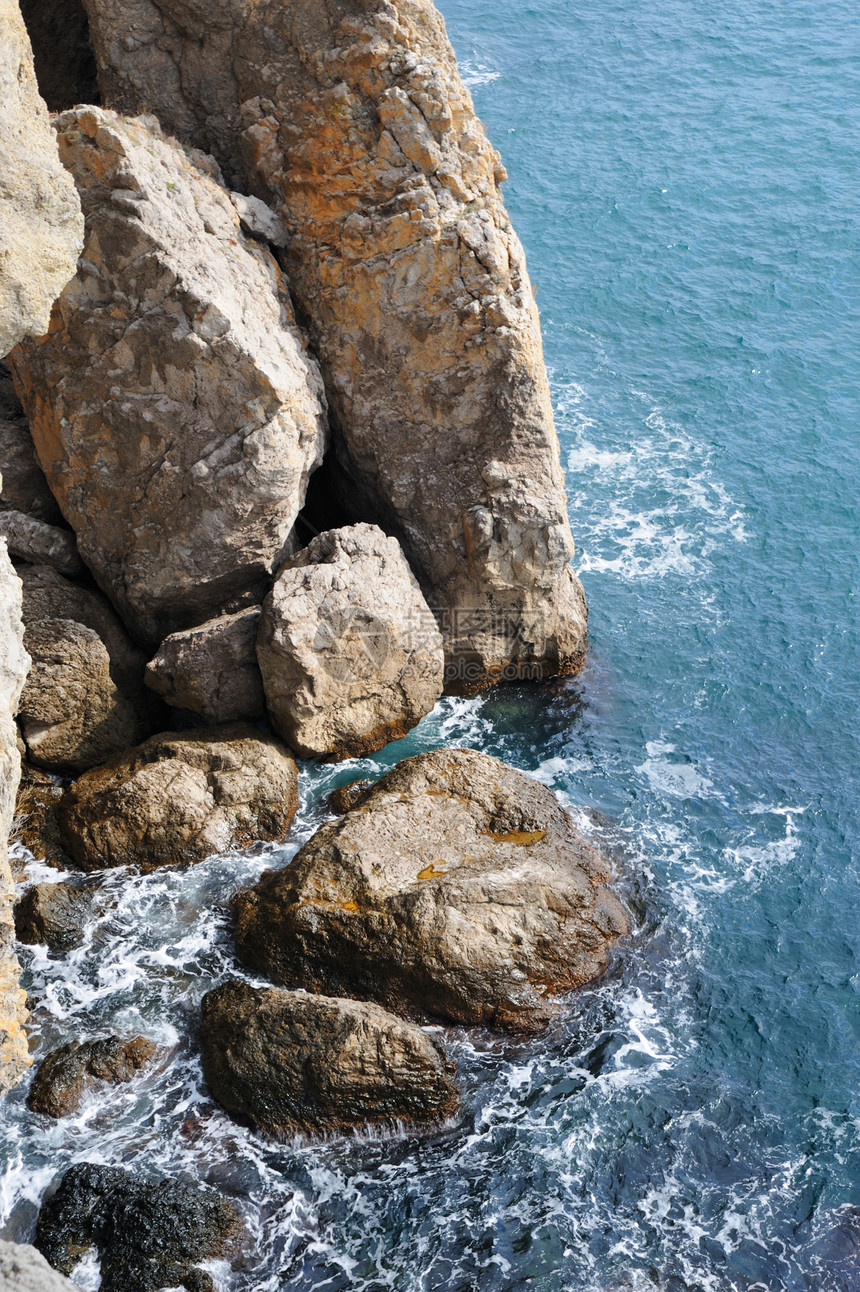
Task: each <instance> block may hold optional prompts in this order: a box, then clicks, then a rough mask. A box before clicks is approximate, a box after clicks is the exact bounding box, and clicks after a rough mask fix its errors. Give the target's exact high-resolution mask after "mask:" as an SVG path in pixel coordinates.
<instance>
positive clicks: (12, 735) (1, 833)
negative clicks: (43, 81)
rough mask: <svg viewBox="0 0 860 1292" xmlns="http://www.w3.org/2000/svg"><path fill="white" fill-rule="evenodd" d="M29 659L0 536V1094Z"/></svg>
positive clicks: (6, 1074) (16, 1059)
mask: <svg viewBox="0 0 860 1292" xmlns="http://www.w3.org/2000/svg"><path fill="white" fill-rule="evenodd" d="M0 12H2V11H0ZM0 35H2V24H0ZM2 57H3V55H2V52H0V59H2ZM29 663H30V660H29V657H28V655H27V652H26V651H25V650H24V625H23V623H22V622H21V584H20V582H19V580H18V579H17V578H16V576H15V571H14V569H13V568H12V563H11V561H10V560H9V557H8V555H7V553H6V544H5V543H4V542H3V540H2V539H0V1095H2V1094H3V1092H4V1091H6V1090H8V1089H9V1088H10V1087H11V1086H14V1085H15V1083H16V1082H17V1081H19V1080H20V1078H21V1076H22V1075H23V1074H24V1072H26V1070H27V1068H28V1067H29V1066H30V1056H29V1053H28V1051H27V1037H26V1036H25V1034H24V1022H25V1019H26V1017H27V1014H26V996H25V993H24V992H23V991H22V990H21V987H20V985H19V975H20V967H19V965H18V961H17V960H16V958H15V955H14V952H13V950H12V943H13V941H14V939H15V925H14V923H13V919H12V904H13V902H14V900H15V884H14V882H13V879H12V871H11V869H10V867H9V849H8V840H9V831H10V829H11V826H12V814H13V812H14V807H15V794H16V791H17V789H18V781H19V778H20V774H21V756H20V754H19V752H18V737H17V730H16V727H15V713H16V711H17V708H18V700H19V698H20V695H21V691H22V689H23V686H24V679H25V677H26V676H27V668H28V665H29Z"/></svg>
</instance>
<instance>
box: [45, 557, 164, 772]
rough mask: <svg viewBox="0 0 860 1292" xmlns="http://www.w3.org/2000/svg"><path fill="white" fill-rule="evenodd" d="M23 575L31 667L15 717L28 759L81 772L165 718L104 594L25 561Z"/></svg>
mask: <svg viewBox="0 0 860 1292" xmlns="http://www.w3.org/2000/svg"><path fill="white" fill-rule="evenodd" d="M21 580H22V583H23V585H24V602H23V616H24V623H25V624H26V625H27V637H26V640H27V642H28V643H29V649H30V653H31V655H32V666H31V669H30V676H29V678H28V681H27V686H26V687H25V690H24V695H23V698H22V700H21V714H20V717H21V728H22V732H23V735H24V739H25V742H26V743H27V748H28V753H29V756H30V758H31V760H32V761H33V762H34V763H38V764H39V765H40V766H42V767H47V768H49V769H51V770H55V771H67V772H68V771H73V772H74V771H84V770H86V769H87V768H88V767H93V766H94V765H95V764H96V763H100V762H104V761H105V759H107V758H110V757H112V755H113V754H116V753H119V752H120V750H123V749H127V748H128V747H129V745H133V744H136V743H138V742H139V741H141V740H143V739H144V738H145V737H146V736H148V735H150V734H151V732H152V731H153V730H154V729H157V728H158V726H159V725H163V723H161V722H160V721H159V719H160V718H161V705H160V702H159V701H158V700H157V699H156V697H155V696H154V695H153V694H152V692H150V691H148V690H147V689H146V688H145V687H144V685H143V670H144V665H145V661H146V656H145V655H144V654H143V653H142V652H141V651H140V650H138V648H137V647H136V646H135V645H134V644H133V643H132V641H131V640H130V638H129V637H128V634H127V633H126V631H125V629H124V628H123V626H122V624H121V622H120V620H119V619H118V617H117V615H116V614H115V613H114V611H113V610H112V609H111V607H110V604H109V603H108V601H107V599H106V598H105V597H104V596H102V594H101V593H99V592H96V591H94V590H91V589H89V588H84V587H81V586H79V585H78V584H76V583H72V582H70V580H68V579H64V578H63V577H62V575H60V574H58V573H57V571H56V570H53V569H51V568H50V567H48V566H22V567H21Z"/></svg>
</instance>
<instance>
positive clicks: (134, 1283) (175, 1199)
mask: <svg viewBox="0 0 860 1292" xmlns="http://www.w3.org/2000/svg"><path fill="white" fill-rule="evenodd" d="M239 1224H240V1222H239V1217H238V1214H237V1212H236V1209H235V1207H234V1206H233V1205H232V1203H230V1202H228V1201H227V1200H226V1198H222V1197H221V1196H220V1195H219V1194H217V1193H215V1192H214V1191H213V1190H212V1189H207V1188H203V1187H202V1186H200V1185H189V1184H182V1183H181V1182H180V1181H178V1180H172V1179H160V1180H152V1181H146V1180H138V1179H136V1178H135V1177H134V1176H133V1175H131V1174H130V1172H128V1171H123V1170H121V1169H120V1168H119V1167H111V1166H96V1165H93V1164H91V1163H89V1162H83V1163H80V1164H78V1165H77V1166H73V1167H72V1168H71V1169H70V1170H68V1171H67V1172H66V1173H65V1175H64V1176H63V1178H62V1179H61V1181H60V1184H59V1187H58V1189H57V1191H56V1192H55V1193H54V1194H52V1196H51V1197H49V1198H47V1199H46V1201H45V1202H43V1204H42V1209H41V1211H40V1212H39V1220H38V1224H37V1226H36V1238H35V1245H36V1247H37V1248H38V1249H39V1251H40V1252H42V1253H43V1254H44V1255H45V1256H46V1257H47V1259H48V1261H49V1262H50V1264H51V1265H52V1266H53V1267H54V1269H56V1270H60V1272H61V1273H63V1274H69V1273H71V1271H72V1270H73V1269H74V1268H75V1266H76V1265H77V1264H78V1262H79V1261H80V1260H81V1258H82V1257H83V1256H84V1254H85V1253H86V1252H87V1251H88V1250H89V1249H90V1248H91V1247H93V1246H95V1247H96V1248H97V1249H98V1253H99V1256H100V1258H101V1284H100V1288H101V1292H159V1290H160V1289H161V1288H165V1287H171V1288H175V1287H184V1288H187V1289H188V1292H214V1287H215V1284H214V1283H213V1281H212V1278H211V1276H210V1275H209V1274H208V1273H207V1272H206V1271H204V1270H201V1269H200V1268H199V1264H200V1262H201V1261H205V1260H210V1259H213V1258H217V1257H220V1256H222V1255H224V1254H225V1251H226V1250H227V1248H228V1244H229V1242H230V1240H231V1239H232V1238H233V1237H235V1235H236V1234H237V1232H238V1230H239Z"/></svg>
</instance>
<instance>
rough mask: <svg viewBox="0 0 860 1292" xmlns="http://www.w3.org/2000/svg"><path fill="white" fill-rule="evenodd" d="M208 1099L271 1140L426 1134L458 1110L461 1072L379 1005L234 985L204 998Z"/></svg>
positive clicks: (423, 1036) (440, 1051)
mask: <svg viewBox="0 0 860 1292" xmlns="http://www.w3.org/2000/svg"><path fill="white" fill-rule="evenodd" d="M200 1041H201V1044H202V1047H203V1071H204V1074H205V1076H206V1080H207V1082H208V1083H209V1089H210V1090H211V1091H212V1094H213V1095H214V1096H215V1098H216V1099H217V1100H218V1102H219V1103H220V1104H223V1105H224V1107H225V1108H226V1109H227V1111H228V1112H231V1113H235V1114H238V1115H239V1116H241V1117H246V1118H249V1119H250V1120H251V1121H252V1122H253V1123H254V1124H255V1125H256V1126H258V1127H259V1128H260V1129H261V1130H264V1131H266V1132H267V1133H269V1134H272V1135H294V1134H296V1133H300V1132H310V1133H315V1134H332V1133H338V1132H343V1131H349V1130H352V1129H355V1128H361V1127H368V1126H380V1127H390V1126H392V1124H397V1123H400V1124H406V1125H409V1126H428V1125H432V1124H434V1123H439V1122H441V1121H444V1120H445V1119H446V1118H448V1117H450V1116H451V1115H452V1114H453V1113H454V1112H455V1111H456V1109H457V1104H458V1099H459V1096H458V1091H457V1087H456V1085H455V1083H454V1081H453V1076H452V1074H453V1072H454V1067H455V1065H454V1064H450V1063H448V1060H447V1057H446V1055H445V1052H444V1049H443V1048H442V1046H441V1044H440V1043H439V1042H436V1041H435V1040H433V1039H431V1037H429V1036H427V1035H426V1033H424V1032H422V1030H421V1028H420V1027H416V1026H415V1024H413V1023H404V1022H403V1020H402V1019H399V1018H395V1017H394V1015H393V1014H389V1013H387V1012H386V1011H385V1010H384V1009H380V1008H379V1006H378V1005H372V1004H368V1003H367V1002H362V1001H355V1000H335V999H333V998H332V997H330V996H310V995H307V994H306V993H304V992H292V991H278V990H277V989H270V990H260V989H255V988H254V987H250V986H248V984H247V983H243V982H228V983H225V984H224V985H223V986H221V987H217V988H216V989H215V990H214V991H210V992H209V993H208V995H206V996H204V998H203V1019H202V1024H201V1028H200Z"/></svg>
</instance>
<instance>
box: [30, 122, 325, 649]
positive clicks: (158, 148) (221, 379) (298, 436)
mask: <svg viewBox="0 0 860 1292" xmlns="http://www.w3.org/2000/svg"><path fill="white" fill-rule="evenodd" d="M57 130H58V137H59V142H60V152H61V156H62V159H63V161H64V163H65V164H66V166H67V167H68V168H69V170H70V171H71V172H72V174H73V175H74V177H75V181H76V183H77V185H78V188H79V191H80V194H81V199H82V202H83V205H84V210H85V213H86V219H87V223H86V245H85V249H84V256H83V258H82V260H81V265H80V269H79V272H78V275H77V277H76V278H75V279H74V280H73V281H72V282H71V283H70V284H69V286H68V287H67V288H66V290H65V292H64V293H63V295H62V297H61V299H60V300H59V301H58V302H57V305H56V307H55V309H54V313H53V317H52V323H51V331H50V333H49V334H48V335H47V336H45V337H43V338H41V340H39V341H38V342H27V343H25V344H24V345H22V346H20V347H19V348H18V349H16V350H15V351H14V352H13V354H12V355H11V356H10V357H9V364H10V367H11V368H12V372H13V376H14V378H15V383H16V388H17V390H18V394H19V396H20V398H21V401H22V403H23V405H24V408H25V410H26V412H27V415H28V417H29V420H30V426H31V431H32V435H33V439H34V442H35V444H36V449H37V452H38V455H39V460H40V462H41V464H42V466H43V468H44V470H45V473H46V475H47V478H48V481H49V483H50V486H51V489H52V491H53V492H54V494H55V495H56V497H57V498H58V500H59V502H60V505H61V507H62V510H63V514H64V515H65V516H66V518H67V520H68V521H69V522H70V523H71V525H72V527H73V529H74V530H75V533H76V535H77V540H78V548H79V550H80V553H81V555H82V556H83V557H84V559H85V561H86V562H87V564H88V565H89V567H90V569H91V570H92V571H93V573H94V575H95V577H96V579H97V580H98V582H99V584H100V585H101V586H102V588H104V590H105V591H106V592H107V593H108V595H109V596H110V598H111V600H112V601H113V602H114V604H115V605H116V607H117V608H118V609H119V611H120V614H121V615H122V617H123V619H124V620H125V622H126V623H127V624H128V625H129V627H130V628H131V630H132V632H133V634H134V635H136V636H138V637H139V638H141V639H142V640H146V641H148V642H152V643H153V644H157V643H158V642H159V641H161V639H162V638H163V637H164V636H165V634H166V633H169V632H173V631H175V630H177V629H180V628H187V627H189V626H190V625H191V624H194V623H199V622H201V621H202V620H205V619H207V618H209V617H210V616H211V615H212V614H213V613H218V612H220V611H221V610H222V609H225V608H228V607H229V608H233V609H235V608H238V606H240V605H242V604H248V603H249V602H252V601H255V600H256V601H259V600H260V597H261V595H262V594H263V593H264V592H265V590H266V588H267V586H268V580H269V577H270V575H271V573H272V571H273V570H274V569H275V567H276V566H277V565H278V564H279V563H280V561H281V560H282V559H283V557H284V554H285V553H286V552H287V551H289V550H290V533H291V531H292V528H293V525H294V523H295V519H296V515H297V513H298V510H299V508H300V507H301V505H302V502H303V499H304V495H305V488H306V485H307V480H308V476H309V475H310V473H311V471H313V470H314V468H315V467H316V466H318V465H319V463H320V461H321V459H322V454H323V451H324V449H325V443H326V437H327V419H326V412H325V397H324V395H323V390H322V382H321V379H320V377H319V373H318V370H317V368H316V365H315V363H314V361H313V360H312V359H311V358H310V357H309V355H308V354H307V351H306V349H305V346H304V342H303V340H302V337H301V334H300V332H299V330H298V328H297V327H296V324H295V321H294V319H293V314H292V309H291V306H290V301H289V297H288V294H287V289H286V285H285V283H284V280H283V278H282V276H281V273H280V271H279V269H278V266H277V265H276V263H275V261H274V260H273V258H272V256H271V253H270V252H269V250H268V248H266V247H264V246H263V245H262V244H261V243H259V242H255V241H254V240H253V239H250V238H247V237H246V236H245V235H244V234H243V233H242V231H241V228H240V221H239V216H238V214H237V212H236V210H235V208H234V206H233V204H232V202H231V201H230V197H229V194H228V193H227V192H226V191H225V190H224V188H223V187H222V186H221V184H220V183H219V174H218V170H217V167H216V166H215V164H214V163H213V162H212V160H211V158H206V157H204V156H203V155H202V154H198V153H194V152H190V151H189V150H187V149H185V150H183V149H182V148H180V147H179V145H178V144H176V143H175V142H174V141H173V140H170V139H167V138H165V137H164V136H163V135H162V134H161V132H160V130H159V128H158V125H157V123H156V122H155V121H152V120H146V121H142V120H141V121H130V120H124V119H121V118H119V117H117V116H116V115H114V114H113V113H110V112H104V111H101V110H99V109H96V108H81V109H77V110H74V111H70V112H66V113H64V114H63V115H62V116H61V117H59V118H58V120H57Z"/></svg>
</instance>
